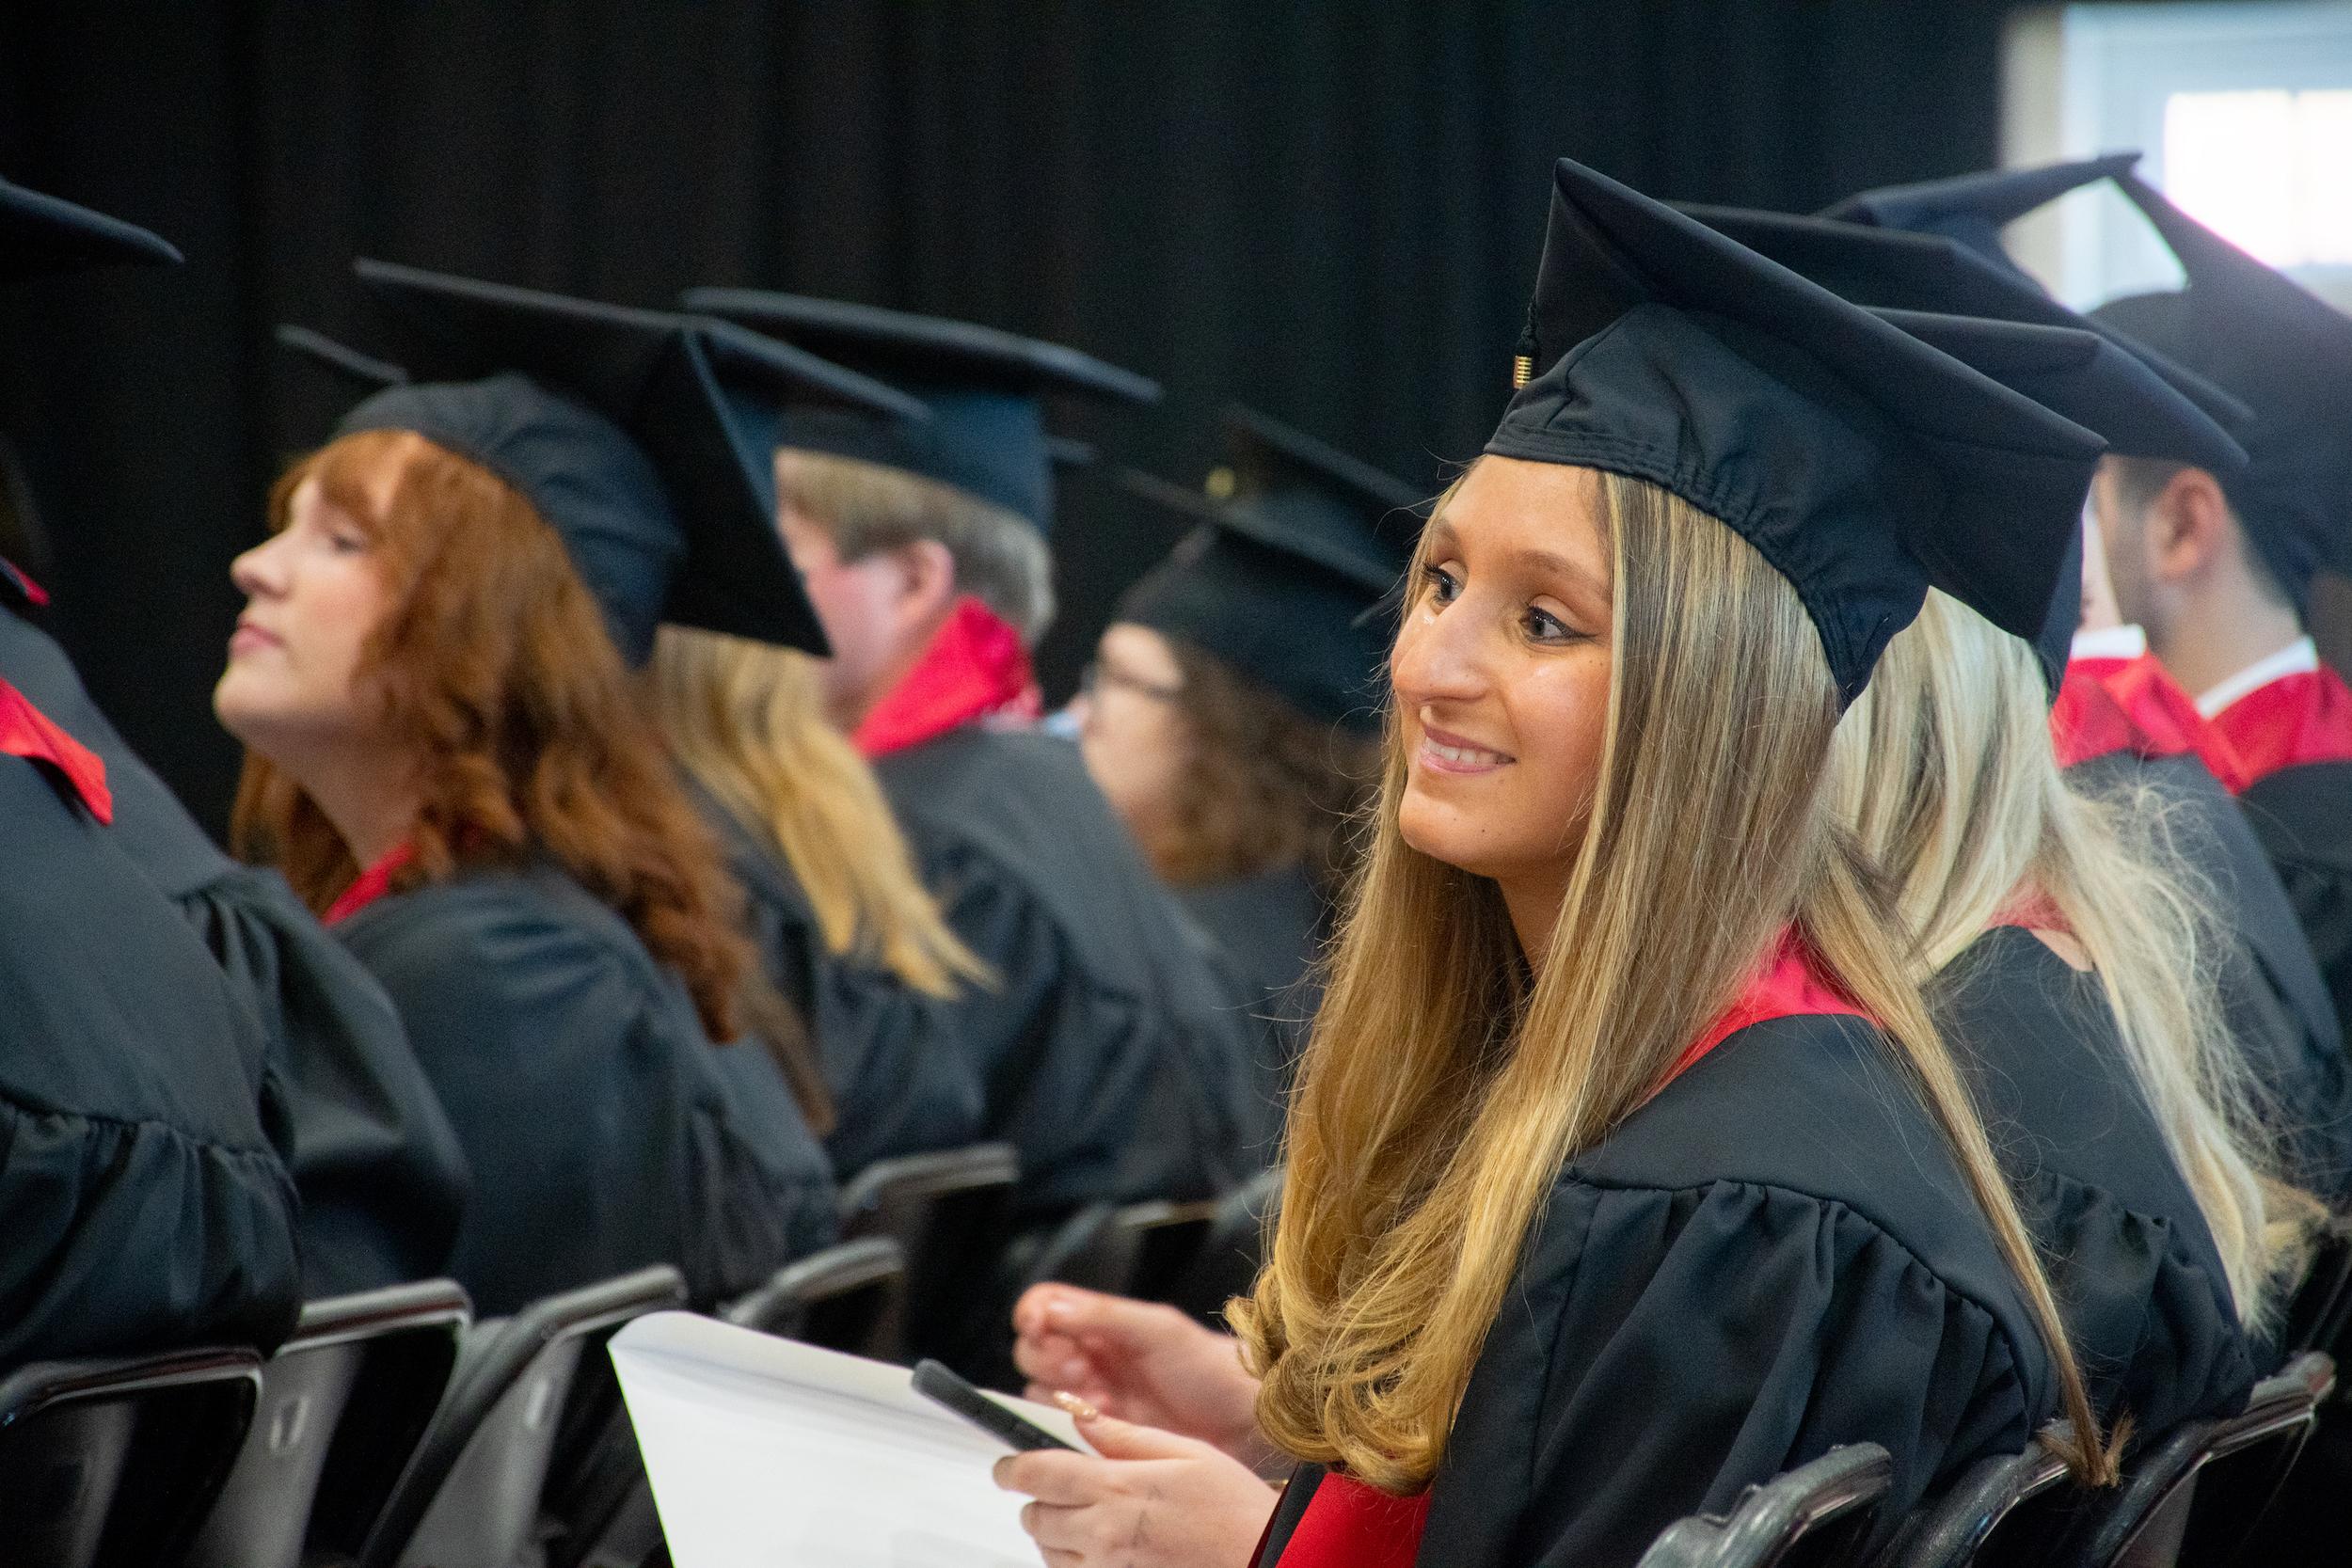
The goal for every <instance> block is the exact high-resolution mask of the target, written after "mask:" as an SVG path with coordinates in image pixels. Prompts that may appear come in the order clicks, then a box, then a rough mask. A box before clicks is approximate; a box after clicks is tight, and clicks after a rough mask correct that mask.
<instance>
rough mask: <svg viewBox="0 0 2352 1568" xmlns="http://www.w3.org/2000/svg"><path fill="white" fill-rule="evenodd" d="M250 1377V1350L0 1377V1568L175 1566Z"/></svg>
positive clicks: (236, 1433)
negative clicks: (3, 1566) (1, 1566)
mask: <svg viewBox="0 0 2352 1568" xmlns="http://www.w3.org/2000/svg"><path fill="white" fill-rule="evenodd" d="M261 1366H262V1358H261V1357H260V1356H258V1355H256V1354H253V1353H252V1352H251V1351H246V1350H191V1351H178V1352H172V1353H168V1354H161V1355H145V1356H129V1357H120V1358H110V1359H104V1360H87V1361H37V1362H34V1363H32V1364H30V1365H28V1366H24V1367H20V1368H18V1369H17V1370H15V1371H13V1372H10V1373H9V1374H8V1376H7V1377H6V1378H0V1478H5V1480H0V1562H5V1563H8V1564H10V1565H11V1568H13V1565H14V1564H18V1563H23V1564H26V1565H27V1568H30V1565H33V1564H39V1565H40V1568H151V1565H152V1564H154V1563H158V1562H168V1561H171V1560H174V1559H176V1558H177V1557H178V1556H179V1554H180V1553H181V1552H182V1551H183V1550H184V1549H185V1547H186V1545H187V1543H188V1538H189V1537H190V1536H191V1535H192V1534H194V1533H195V1530H196V1528H197V1526H198V1525H199V1523H201V1522H202V1520H203V1518H204V1513H205V1511H206V1510H207V1509H209V1508H210V1507H212V1504H213V1499H214V1498H215V1497H216V1496H218V1495H219V1492H220V1487H221V1483H222V1482H223V1481H226V1480H227V1479H228V1477H229V1471H230V1466H232V1465H234V1464H235V1463H236V1460H237V1449H238V1447H239V1445H241V1444H242V1443H244V1441H245V1435H246V1429H247V1428H248V1427H249V1426H250V1425H251V1424H252V1421H253V1408H254V1405H255V1403H256V1402H257V1401H258V1400H259V1398H260V1394H261V1385H262V1376H261ZM126 1483H127V1484H126Z"/></svg>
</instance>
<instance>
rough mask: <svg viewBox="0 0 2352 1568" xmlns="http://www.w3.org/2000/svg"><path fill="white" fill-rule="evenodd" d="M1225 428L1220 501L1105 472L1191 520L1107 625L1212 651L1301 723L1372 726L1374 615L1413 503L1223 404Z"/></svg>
mask: <svg viewBox="0 0 2352 1568" xmlns="http://www.w3.org/2000/svg"><path fill="white" fill-rule="evenodd" d="M1225 427H1226V442H1227V447H1228V450H1229V452H1230V454H1231V459H1232V463H1231V467H1230V468H1229V469H1224V470H1219V471H1220V473H1229V474H1230V475H1231V483H1230V484H1224V485H1220V486H1219V489H1220V490H1221V491H1223V492H1224V493H1223V494H1222V495H1221V496H1212V495H1209V494H1204V493H1201V492H1196V491H1190V490H1184V489H1180V488H1179V487H1177V486H1175V485H1172V484H1168V483H1166V482H1164V481H1160V480H1155V479H1152V478H1151V477H1150V476H1148V475H1143V474H1136V473H1133V472H1126V471H1122V472H1120V473H1117V474H1114V475H1113V476H1112V477H1113V479H1114V481H1115V482H1116V483H1120V485H1121V486H1122V487H1123V488H1125V489H1126V490H1127V491H1129V493H1131V494H1133V495H1136V496H1138V497H1140V498H1141V499H1144V500H1146V501H1148V502H1152V503H1154V504H1157V505H1159V506H1162V507H1164V508H1166V509H1168V510H1169V511H1172V512H1175V513H1176V514H1178V515H1181V516H1186V517H1189V518H1192V519H1193V520H1195V522H1196V524H1197V526H1196V527H1195V528H1194V529H1193V531H1191V532H1190V533H1188V534H1186V535H1185V536H1184V538H1183V539H1182V540H1180V541H1179V542H1178V543H1177V546H1176V547H1175V549H1174V550H1172V551H1170V552H1169V554H1168V557H1167V559H1166V560H1164V561H1163V562H1160V564H1159V565H1157V566H1155V567H1153V568H1152V571H1151V572H1150V573H1149V574H1147V575H1146V576H1145V577H1144V578H1142V580H1140V581H1138V582H1137V583H1136V585H1135V586H1134V587H1133V588H1131V589H1129V590H1128V591H1127V593H1126V594H1125V595H1124V596H1123V597H1122V598H1121V599H1120V602H1119V607H1118V609H1117V610H1116V611H1115V612H1114V614H1115V618H1116V619H1118V620H1121V621H1132V622H1135V623H1136V624H1137V625H1140V626H1150V627H1152V629H1153V630H1155V631H1159V632H1162V633H1164V634H1166V635H1168V636H1169V637H1174V638H1179V639H1182V640H1183V641H1187V642H1190V643H1192V644H1193V645H1194V646H1196V647H1199V648H1200V649H1202V650H1204V651H1206V652H1208V653H1211V654H1214V655H1216V657H1219V658H1222V659H1224V660H1225V661H1226V662H1227V663H1229V664H1231V665H1232V666H1233V668H1235V669H1236V670H1239V671H1240V672H1241V673H1244V674H1246V675H1248V676H1249V677H1250V678H1251V679H1253V680H1255V681H1257V682H1258V683H1259V684H1260V685H1262V686H1263V687H1265V688H1267V689H1269V690H1272V691H1273V692H1275V693H1276V694H1277V695H1279V696H1280V697H1282V698H1283V699H1284V700H1286V701H1287V702H1289V703H1290V704H1291V705H1293V706H1295V707H1296V708H1297V709H1298V710H1299V711H1300V712H1301V713H1303V714H1305V715H1307V716H1308V717H1309V718H1311V719H1318V720H1323V721H1328V722H1332V723H1337V724H1341V725H1343V726H1344V727H1346V728H1348V729H1351V730H1356V731H1359V732H1361V731H1365V730H1369V729H1371V728H1374V727H1376V726H1377V724H1378V723H1379V718H1380V702H1379V685H1378V681H1379V670H1380V665H1381V661H1382V659H1383V657H1384V656H1385V655H1386V653H1387V649H1388V642H1389V636H1390V633H1391V630H1392V629H1393V628H1391V627H1390V626H1387V625H1386V624H1385V623H1384V619H1383V617H1381V616H1380V615H1379V614H1378V613H1377V610H1378V607H1379V605H1380V603H1381V601H1382V600H1383V599H1384V598H1386V597H1387V596H1388V595H1389V594H1390V593H1391V590H1392V589H1394V587H1395V586H1396V583H1397V579H1398V578H1400V577H1402V576H1403V574H1404V571H1405V567H1406V562H1408V561H1409V560H1410V559H1411V556H1412V550H1413V539H1414V535H1415V534H1416V533H1417V532H1418V531H1419V529H1420V526H1421V517H1420V515H1419V513H1418V512H1417V511H1416V510H1414V508H1415V507H1416V506H1417V504H1418V503H1419V502H1420V500H1421V499H1422V498H1421V497H1418V496H1416V495H1415V494H1414V493H1413V490H1412V487H1411V486H1409V485H1407V484H1406V483H1402V482H1401V481H1399V480H1395V479H1392V478H1391V477H1390V476H1388V475H1387V474H1384V473H1382V472H1381V471H1380V470H1379V469H1377V468H1375V467H1371V466H1370V465H1369V464H1366V463H1362V462H1359V460H1357V459H1356V458H1353V457H1350V456H1348V455H1347V454H1346V453H1344V452H1343V451H1338V450H1337V449H1336V448H1333V447H1329V446H1327V445H1325V444H1324V443H1323V442H1321V441H1318V440H1316V439H1315V438H1314V437H1313V436H1309V435H1307V434H1305V433H1304V432H1303V431H1299V430H1295V429H1293V428H1292V427H1290V426H1288V425H1285V424H1282V423H1281V422H1279V420H1271V419H1268V418H1267V417H1266V416H1265V415H1263V414H1260V413H1256V412H1254V411H1252V410H1250V409H1247V408H1239V407H1235V408H1230V409H1228V410H1227V411H1226V416H1225Z"/></svg>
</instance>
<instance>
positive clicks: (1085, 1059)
mask: <svg viewBox="0 0 2352 1568" xmlns="http://www.w3.org/2000/svg"><path fill="white" fill-rule="evenodd" d="M874 771H875V774H876V776H877V777H878V778H880V780H881V781H882V788H883V790H884V792H885V793H886V794H888V796H889V797H890V803H891V806H892V809H893V810H894V811H895V812H896V813H897V814H898V821H899V824H900V826H901V827H902V828H904V830H905V832H906V835H907V840H908V843H909V845H910V846H911V847H913V849H914V855H915V859H916V863H918V865H919V866H920V867H921V869H922V873H923V879H924V880H925V882H926V883H928V884H929V885H930V888H931V889H932V890H933V891H934V892H935V893H936V894H938V895H939V898H940V903H941V905H942V907H943V908H944V909H945V911H946V915H947V921H948V924H949V925H950V926H952V927H954V929H955V931H956V934H957V935H958V936H960V937H961V938H962V939H963V940H964V942H966V943H968V944H969V945H970V946H971V948H972V950H973V951H974V952H976V953H977V954H978V955H979V956H980V958H983V959H985V960H986V961H987V962H988V964H989V965H990V966H991V967H992V968H993V970H994V971H995V972H996V974H997V976H998V978H999V984H998V986H997V987H996V988H995V989H994V990H975V991H973V992H970V993H968V994H967V996H966V997H964V998H963V999H962V1000H961V1001H960V1002H959V1003H958V1004H957V1005H956V1007H955V1020H956V1030H957V1035H958V1037H959V1038H960V1039H961V1040H962V1042H963V1043H964V1045H965V1047H966V1048H967V1049H968V1050H970V1051H971V1052H972V1053H973V1054H974V1060H975V1061H976V1062H977V1065H978V1067H979V1069H980V1072H981V1076H982V1080H983V1082H984V1084H985V1085H986V1087H987V1095H988V1119H987V1132H988V1133H989V1135H990V1136H992V1137H998V1138H1003V1139H1005V1140H1007V1141H1008V1142H1009V1143H1011V1144H1012V1145H1014V1147H1015V1148H1018V1149H1019V1151H1020V1156H1021V1170H1022V1189H1023V1190H1022V1201H1023V1205H1024V1207H1025V1209H1027V1210H1029V1211H1032V1212H1038V1211H1045V1210H1054V1209H1064V1208H1069V1207H1073V1206H1075V1205H1077V1204H1081V1203H1086V1202H1090V1201H1096V1200H1126V1199H1140V1198H1147V1197H1174V1198H1189V1197H1204V1196H1210V1195H1211V1194H1213V1193H1216V1192H1217V1191H1219V1190H1221V1189H1223V1188H1225V1187H1228V1186H1231V1185H1232V1184H1233V1183H1234V1182H1236V1181H1238V1180H1242V1179H1243V1178H1246V1177H1248V1175H1250V1174H1251V1173H1253V1172H1254V1171H1255V1170H1256V1169H1258V1168H1259V1166H1261V1165H1262V1164H1263V1163H1264V1158H1265V1152H1266V1149H1265V1146H1266V1143H1267V1139H1268V1135H1269V1129H1270V1126H1271V1120H1272V1114H1273V1107H1270V1106H1267V1105H1265V1104H1263V1102H1262V1101H1260V1099H1259V1097H1258V1095H1257V1094H1256V1091H1255V1089H1254V1087H1253V1085H1252V1082H1251V1080H1252V1077H1253V1074H1254V1068H1253V1066H1252V1064H1253V1062H1254V1059H1255V1049H1254V1046H1253V1042H1252V1039H1251V1030H1250V1025H1249V1021H1248V1015H1247V1013H1246V1011H1245V1009H1244V1008H1243V1006H1242V1005H1241V999H1240V998H1238V997H1236V996H1234V995H1233V994H1232V990H1231V988H1230V986H1229V985H1228V984H1227V983H1226V982H1225V981H1224V980H1223V979H1222V978H1221V977H1220V975H1219V974H1218V973H1217V971H1216V966H1215V960H1214V957H1213V949H1211V947H1210V945H1209V942H1208V939H1207V938H1206V937H1204V936H1202V935H1201V934H1200V930H1199V929H1198V928H1197V927H1194V926H1193V925H1192V923H1191V922H1190V921H1189V920H1187V919H1185V918H1184V912H1183V911H1182V910H1180V909H1179V908H1178V907H1177V906H1176V904H1175V902H1174V900H1173V898H1172V897H1171V896H1170V895H1168V892H1167V890H1166V889H1164V888H1163V887H1162V886H1161V885H1160V883H1159V881H1158V879H1156V878H1154V877H1153V876H1152V872H1151V869H1150V868H1149V867H1148V866H1146V865H1145V864H1144V862H1143V858H1142V856H1141V855H1140V854H1139V853H1138V852H1137V851H1136V847H1135V844H1134V842H1133V840H1131V839H1130V838H1129V837H1128V834H1127V831H1126V829H1125V828H1124V827H1123V826H1122V825H1121V824H1120V821H1119V819H1118V817H1117V816H1114V815H1113V814H1112V812H1111V808H1110V805H1109V803H1108V802H1107V801H1105V800H1104V799H1103V795H1102V792H1101V791H1100V790H1098V789H1097V788H1096V787H1095V786H1094V783H1093V781H1092V780H1091V779H1089V778H1088V777H1087V773H1086V768H1085V765H1084V764H1083V763H1082V762H1081V761H1080V759H1079V756H1078V751H1077V748H1076V747H1074V746H1073V745H1071V744H1070V743H1069V742H1068V741H1064V740H1057V739H1055V738H1053V737H1052V736H1045V735H1041V734H1037V733H1034V732H1027V731H1008V730H994V729H990V728H987V727H985V726H982V725H977V724H973V725H967V726H965V727H964V728H961V729H959V730H954V731H951V732H949V733H948V734H946V735H944V736H938V737H936V738H934V739H930V740H927V741H923V742H921V743H919V744H917V745H914V746H910V747H908V748H906V749H904V750H902V751H898V752H892V753H890V754H889V755H887V756H884V757H882V758H881V759H880V760H879V761H877V762H876V763H875V765H874Z"/></svg>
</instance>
